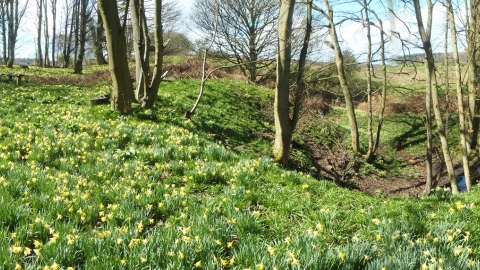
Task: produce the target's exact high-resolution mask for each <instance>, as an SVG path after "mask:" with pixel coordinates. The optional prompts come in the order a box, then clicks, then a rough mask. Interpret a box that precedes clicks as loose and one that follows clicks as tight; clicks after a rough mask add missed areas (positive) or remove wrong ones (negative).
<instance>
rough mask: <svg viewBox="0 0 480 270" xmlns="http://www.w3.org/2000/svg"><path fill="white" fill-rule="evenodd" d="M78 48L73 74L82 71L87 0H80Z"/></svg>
mask: <svg viewBox="0 0 480 270" xmlns="http://www.w3.org/2000/svg"><path fill="white" fill-rule="evenodd" d="M80 5H81V6H80V8H81V11H80V37H79V43H80V49H79V52H78V58H77V62H76V63H75V74H82V72H83V58H84V55H85V42H86V37H87V20H88V18H87V6H88V0H81V4H80Z"/></svg>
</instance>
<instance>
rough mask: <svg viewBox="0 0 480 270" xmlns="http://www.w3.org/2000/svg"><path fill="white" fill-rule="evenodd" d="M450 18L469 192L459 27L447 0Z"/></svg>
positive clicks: (461, 133)
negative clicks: (458, 38) (459, 54)
mask: <svg viewBox="0 0 480 270" xmlns="http://www.w3.org/2000/svg"><path fill="white" fill-rule="evenodd" d="M446 3H447V8H448V16H449V17H450V21H451V22H452V25H451V26H450V29H451V31H452V47H453V61H454V63H455V75H456V86H457V102H458V117H459V120H460V143H461V146H462V163H463V173H464V177H465V183H466V184H467V190H468V191H470V189H471V186H472V184H471V181H470V166H469V165H468V147H467V139H466V137H467V130H466V127H465V110H464V108H463V91H462V73H461V72H462V71H461V68H460V60H459V57H458V45H457V27H456V25H455V15H454V14H453V8H452V2H451V0H447V1H446Z"/></svg>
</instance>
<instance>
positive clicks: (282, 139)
mask: <svg viewBox="0 0 480 270" xmlns="http://www.w3.org/2000/svg"><path fill="white" fill-rule="evenodd" d="M294 8H295V0H282V1H281V7H280V16H279V19H278V54H277V86H276V91H275V103H274V114H275V144H274V149H273V154H274V158H275V161H276V162H279V163H282V164H283V165H284V166H287V165H288V154H289V152H290V143H291V141H292V135H293V123H292V121H291V120H290V114H289V109H290V104H289V95H290V91H289V90H290V81H289V79H290V63H291V58H292V56H291V51H292V24H293V10H294Z"/></svg>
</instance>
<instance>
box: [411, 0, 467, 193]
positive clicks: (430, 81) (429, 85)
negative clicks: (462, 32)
mask: <svg viewBox="0 0 480 270" xmlns="http://www.w3.org/2000/svg"><path fill="white" fill-rule="evenodd" d="M413 3H414V7H415V15H416V19H417V26H418V31H419V33H420V36H421V39H422V43H423V50H424V52H425V57H426V63H425V72H426V74H427V76H426V89H427V95H426V96H427V98H426V100H428V99H429V98H428V96H429V93H431V97H432V102H433V111H434V114H435V120H436V122H437V132H438V135H439V137H440V142H441V145H442V152H443V157H444V159H445V165H446V168H447V173H448V178H449V179H450V184H451V187H452V194H457V193H458V186H457V180H456V177H455V171H454V169H453V163H452V158H451V155H450V149H449V146H448V141H447V137H446V134H445V127H444V123H443V119H442V113H441V111H440V106H439V99H438V89H437V77H436V74H435V60H434V58H433V49H432V45H431V41H430V37H431V29H432V13H433V5H432V2H431V0H427V4H428V9H427V10H428V18H427V30H425V27H424V25H423V20H422V13H421V8H420V2H419V0H414V1H413ZM426 105H427V106H426V107H427V110H428V108H429V107H430V104H428V103H427V104H426ZM427 114H428V112H427ZM427 117H428V116H427ZM427 121H428V120H427Z"/></svg>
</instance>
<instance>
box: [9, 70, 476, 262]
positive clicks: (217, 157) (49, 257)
mask: <svg viewBox="0 0 480 270" xmlns="http://www.w3.org/2000/svg"><path fill="white" fill-rule="evenodd" d="M29 72H38V71H29ZM91 72H95V71H91ZM32 74H33V73H32ZM32 76H33V75H32ZM186 83H187V84H188V83H191V82H188V81H187V82H186ZM229 83H230V84H231V86H230V87H237V86H236V85H235V84H233V83H231V82H229ZM181 84H182V83H178V84H176V85H171V87H178V85H181ZM225 85H228V83H225ZM1 86H2V88H1V90H0V93H1V94H2V97H1V99H0V102H1V103H2V106H0V115H1V118H0V205H1V207H0V268H1V269H364V268H365V269H382V268H386V269H405V268H407V269H422V268H425V269H466V268H468V267H471V268H475V267H478V258H479V256H478V243H479V242H478V236H477V234H478V232H477V229H476V227H475V226H476V224H478V214H477V212H476V211H477V210H476V207H475V205H476V204H475V203H478V202H477V201H475V197H473V196H472V197H465V198H463V197H460V198H458V199H457V198H456V197H450V196H448V198H446V199H441V198H436V197H430V198H427V199H424V200H418V201H413V202H412V201H409V200H400V199H399V200H397V201H395V200H392V201H385V202H383V201H380V200H378V199H376V198H372V197H369V196H366V195H362V194H359V193H354V192H350V191H345V190H343V189H340V188H338V187H336V186H335V185H333V184H331V183H329V182H326V181H318V180H315V179H312V177H310V176H309V175H306V174H304V173H299V172H293V171H285V170H283V169H280V168H278V167H277V166H276V165H275V164H274V163H273V162H272V160H271V159H269V158H265V157H258V156H253V155H251V154H248V153H247V152H248V151H244V152H242V151H240V150H241V149H243V148H242V146H239V147H238V148H237V151H236V152H234V151H231V150H229V149H228V147H229V146H228V145H227V146H225V145H224V144H223V143H219V142H215V141H214V140H212V138H211V137H210V136H207V135H202V134H203V133H202V132H198V131H197V129H199V127H200V126H202V124H201V123H200V124H199V123H195V122H192V121H187V122H186V121H184V120H183V119H181V118H182V116H181V115H179V116H174V115H173V114H169V112H170V113H171V110H172V109H171V108H174V109H178V110H181V109H183V108H181V107H180V108H179V107H175V103H177V101H178V95H175V94H172V92H168V85H167V86H166V89H163V90H162V91H165V92H162V103H164V106H172V107H171V108H169V107H167V108H166V109H161V110H158V111H143V112H140V113H139V114H138V115H134V116H129V117H123V116H119V115H117V114H115V113H112V112H111V111H110V108H109V107H102V106H90V105H89V104H88V99H89V98H91V97H94V96H96V95H98V89H97V88H95V89H92V88H81V87H74V86H68V85H63V86H58V87H54V86H42V85H34V84H28V83H25V86H21V87H18V86H14V85H10V84H9V85H1ZM99 87H103V86H99ZM238 87H244V86H243V85H241V84H239V86H238ZM173 89H174V90H178V89H177V88H173ZM242 89H243V88H242ZM102 91H103V90H102ZM172 91H173V90H172ZM244 91H247V90H245V89H244ZM248 91H250V90H248ZM228 94H232V95H233V94H234V93H233V92H225V93H224V95H225V97H228ZM235 95H238V94H235ZM191 96H192V100H193V98H194V95H191ZM233 100H235V99H233ZM222 102H227V101H225V100H223V101H222ZM248 102H252V101H251V100H249V101H248ZM178 103H180V102H178ZM233 103H234V102H233ZM182 104H183V103H182ZM179 106H184V105H179ZM212 117H213V116H212ZM159 119H161V120H162V121H160V120H159ZM209 121H211V120H207V121H206V122H202V123H204V124H205V126H208V125H214V123H211V122H209ZM242 121H243V120H242ZM230 124H231V125H232V126H235V125H236V126H237V127H240V126H242V123H230ZM261 125H264V124H263V123H262V124H261ZM264 126H268V125H266V124H265V125H264ZM267 128H269V127H267ZM207 131H208V129H207ZM226 131H227V130H226ZM239 133H244V134H246V136H250V134H251V131H245V130H240V131H239ZM232 136H234V135H232ZM239 138H240V137H237V140H238V141H240V140H239ZM238 141H237V142H238ZM256 147H257V146H256ZM260 148H261V147H260Z"/></svg>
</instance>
